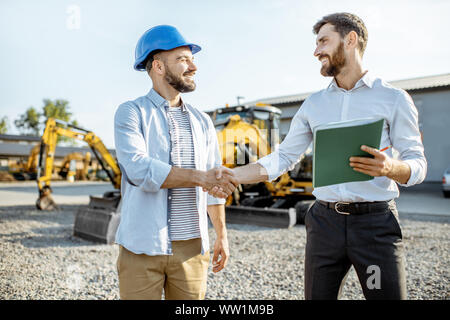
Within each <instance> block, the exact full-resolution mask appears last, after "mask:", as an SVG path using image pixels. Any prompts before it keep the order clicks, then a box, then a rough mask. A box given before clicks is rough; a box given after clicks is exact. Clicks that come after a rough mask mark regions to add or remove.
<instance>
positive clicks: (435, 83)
mask: <svg viewBox="0 0 450 320" xmlns="http://www.w3.org/2000/svg"><path fill="white" fill-rule="evenodd" d="M388 82H389V83H390V84H391V85H393V86H394V87H397V88H401V89H403V90H406V91H414V90H422V89H430V88H438V87H447V86H450V73H446V74H441V75H434V76H427V77H419V78H412V79H405V80H396V81H388ZM312 93H313V92H307V93H300V94H292V95H287V96H279V97H273V98H265V99H259V100H255V101H250V102H246V103H245V104H253V103H257V102H262V103H267V104H271V105H278V104H286V103H294V102H301V101H304V100H305V99H306V98H307V97H308V96H309V95H310V94H312Z"/></svg>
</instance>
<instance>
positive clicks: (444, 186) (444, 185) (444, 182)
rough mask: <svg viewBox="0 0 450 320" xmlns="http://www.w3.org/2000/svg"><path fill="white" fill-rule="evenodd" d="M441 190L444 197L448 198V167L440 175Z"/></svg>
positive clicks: (449, 169) (449, 176) (449, 180)
mask: <svg viewBox="0 0 450 320" xmlns="http://www.w3.org/2000/svg"><path fill="white" fill-rule="evenodd" d="M442 192H443V193H444V197H446V198H450V167H448V168H447V170H445V172H444V175H443V177H442Z"/></svg>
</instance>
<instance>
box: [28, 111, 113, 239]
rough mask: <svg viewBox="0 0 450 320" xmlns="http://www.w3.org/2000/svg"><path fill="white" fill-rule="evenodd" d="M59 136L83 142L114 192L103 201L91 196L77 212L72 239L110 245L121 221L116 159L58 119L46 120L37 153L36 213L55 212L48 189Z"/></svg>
mask: <svg viewBox="0 0 450 320" xmlns="http://www.w3.org/2000/svg"><path fill="white" fill-rule="evenodd" d="M58 136H64V137H69V138H73V139H77V140H81V141H84V142H86V143H87V144H88V145H89V147H90V148H91V150H92V153H93V154H94V156H95V157H96V159H97V161H98V162H99V163H100V165H101V166H102V168H103V170H104V171H105V172H106V173H107V175H108V176H109V179H110V181H111V183H112V185H113V186H114V188H115V189H116V190H114V191H110V192H106V193H105V194H104V195H103V197H94V196H90V202H89V205H88V207H87V208H80V209H79V210H78V212H77V214H76V216H75V224H74V235H75V236H78V237H80V238H84V239H88V240H93V241H98V242H103V243H112V242H113V241H114V236H115V232H116V230H117V226H118V224H119V220H120V213H119V212H118V211H119V210H118V208H119V206H120V183H121V172H120V169H119V166H118V164H117V161H116V159H114V157H113V156H112V155H111V154H110V152H109V151H108V149H107V148H106V147H105V145H104V144H103V142H102V140H101V139H100V138H99V137H98V136H96V135H95V134H94V133H93V132H91V131H88V130H85V129H83V128H79V127H76V126H74V125H72V124H69V123H67V122H64V121H61V120H58V119H54V118H48V119H47V122H46V125H45V129H44V133H43V135H42V138H41V143H40V150H39V164H38V168H37V179H36V181H37V185H38V189H39V198H38V200H37V201H36V207H37V208H38V209H39V210H55V209H57V208H58V206H57V204H56V203H55V201H54V200H53V198H52V196H51V194H52V189H51V187H50V184H51V176H52V170H53V163H54V156H55V149H56V142H57V139H58Z"/></svg>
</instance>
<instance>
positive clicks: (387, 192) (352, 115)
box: [258, 72, 427, 202]
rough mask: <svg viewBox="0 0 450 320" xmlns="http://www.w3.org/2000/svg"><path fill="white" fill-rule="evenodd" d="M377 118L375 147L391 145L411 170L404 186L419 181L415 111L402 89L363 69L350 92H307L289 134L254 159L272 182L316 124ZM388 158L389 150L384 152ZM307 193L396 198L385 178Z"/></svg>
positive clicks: (421, 168) (421, 165) (423, 165)
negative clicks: (379, 124)
mask: <svg viewBox="0 0 450 320" xmlns="http://www.w3.org/2000/svg"><path fill="white" fill-rule="evenodd" d="M368 117H377V118H378V117H379V118H383V119H384V120H385V123H384V128H383V133H382V137H381V146H380V149H381V148H384V147H387V146H389V145H392V146H393V148H394V149H395V150H396V151H398V153H399V158H400V159H401V160H403V161H405V162H406V163H407V164H408V165H409V167H410V168H411V176H410V178H409V180H408V181H407V183H406V184H405V186H412V185H414V184H417V183H421V182H422V181H423V180H424V179H425V175H426V172H427V161H426V159H425V155H424V149H423V145H422V140H421V136H420V132H419V126H418V114H417V109H416V107H415V106H414V103H413V101H412V99H411V97H410V96H409V95H408V93H406V92H405V91H404V90H401V89H397V88H394V87H392V86H391V85H389V84H388V83H386V82H384V81H383V80H382V79H380V78H372V77H371V75H370V74H369V73H368V72H367V73H366V74H365V75H364V76H363V77H362V78H361V79H360V80H359V81H358V82H357V83H356V85H355V86H354V87H353V88H352V89H351V90H345V89H342V88H340V87H338V85H337V83H336V81H335V80H334V79H333V81H332V82H331V83H330V85H329V86H328V88H326V89H324V90H321V91H319V92H316V93H314V94H312V95H311V96H309V97H308V98H307V99H306V100H305V102H304V103H303V104H302V106H301V107H300V109H299V110H298V111H297V113H296V115H295V116H294V118H293V119H292V122H291V126H290V129H289V133H288V134H287V136H286V138H285V139H284V140H283V142H282V143H281V144H280V145H279V147H278V149H277V150H276V151H275V152H273V153H271V154H270V155H268V156H266V157H264V158H261V159H260V160H258V163H260V164H261V165H262V166H263V167H264V168H265V169H266V170H267V173H268V175H269V179H270V180H273V179H275V178H277V177H278V176H280V175H281V174H283V173H284V172H286V171H287V170H290V169H292V168H293V166H294V165H295V164H296V163H297V162H298V161H299V157H300V156H301V154H302V153H303V152H305V150H306V149H307V148H308V146H309V145H310V143H311V142H312V140H313V132H314V128H316V127H317V126H318V125H321V124H325V123H329V122H336V121H344V120H353V119H361V118H368ZM385 152H386V153H387V154H388V155H389V156H391V157H392V148H391V149H388V150H387V151H385ZM313 195H314V196H315V197H316V198H317V199H319V200H324V201H329V202H336V201H347V202H363V201H384V200H390V199H394V198H396V197H398V196H399V191H398V187H397V184H396V182H395V181H394V180H391V179H389V178H387V177H375V178H374V179H373V180H369V181H364V182H349V183H341V184H336V185H331V186H326V187H319V188H315V189H314V191H313Z"/></svg>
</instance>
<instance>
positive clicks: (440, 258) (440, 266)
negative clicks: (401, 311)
mask: <svg viewBox="0 0 450 320" xmlns="http://www.w3.org/2000/svg"><path fill="white" fill-rule="evenodd" d="M77 209H78V206H62V210H61V211H60V212H41V211H37V210H35V209H34V208H33V207H0V300H1V299H118V298H119V296H118V281H117V273H116V267H115V263H116V258H117V254H118V248H117V246H116V245H98V244H94V243H92V242H88V241H84V240H81V239H78V238H74V237H73V236H72V228H73V221H74V215H75V213H76V210H77ZM430 219H431V220H433V221H430ZM427 220H428V221H424V220H423V219H422V220H420V219H407V218H402V219H401V226H402V231H403V235H404V243H405V247H406V253H407V255H406V260H407V270H406V271H407V290H408V298H409V299H449V298H450V294H449V292H450V284H449V278H450V277H449V267H450V259H449V257H450V252H449V251H450V246H449V242H450V237H449V235H450V233H449V231H450V226H449V224H448V221H449V220H448V219H445V220H442V219H439V218H427ZM209 231H210V239H211V243H213V241H214V238H215V234H214V230H213V229H211V228H210V230H209ZM228 237H229V242H230V253H231V257H230V260H229V264H228V266H227V268H226V269H224V270H222V271H221V272H219V273H218V274H213V273H212V272H211V267H210V272H209V276H208V291H207V295H206V299H303V298H304V295H303V260H304V249H305V239H306V232H305V227H304V226H302V225H298V226H296V227H294V228H291V229H270V228H263V227H256V226H248V225H232V224H230V225H228ZM341 299H364V297H363V295H362V291H361V288H360V285H359V282H358V279H357V276H356V273H355V271H354V269H351V271H350V274H349V275H348V278H347V281H346V284H345V287H344V290H343V294H342V297H341Z"/></svg>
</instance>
